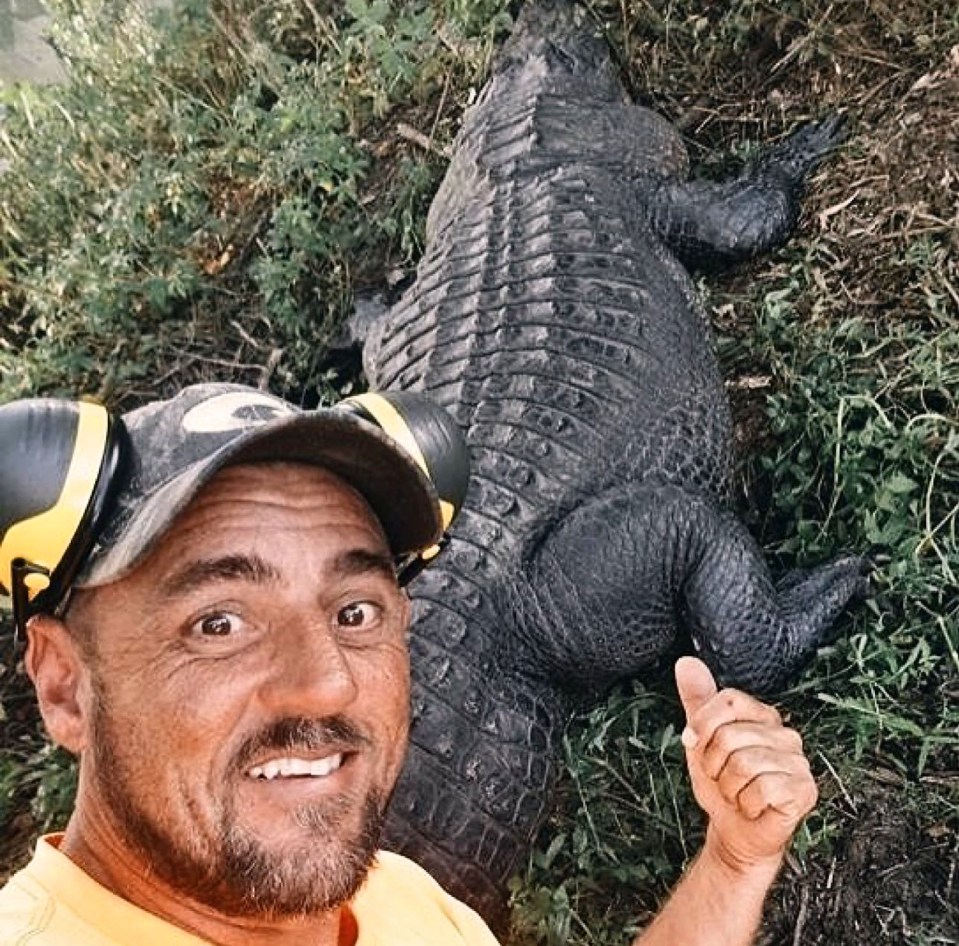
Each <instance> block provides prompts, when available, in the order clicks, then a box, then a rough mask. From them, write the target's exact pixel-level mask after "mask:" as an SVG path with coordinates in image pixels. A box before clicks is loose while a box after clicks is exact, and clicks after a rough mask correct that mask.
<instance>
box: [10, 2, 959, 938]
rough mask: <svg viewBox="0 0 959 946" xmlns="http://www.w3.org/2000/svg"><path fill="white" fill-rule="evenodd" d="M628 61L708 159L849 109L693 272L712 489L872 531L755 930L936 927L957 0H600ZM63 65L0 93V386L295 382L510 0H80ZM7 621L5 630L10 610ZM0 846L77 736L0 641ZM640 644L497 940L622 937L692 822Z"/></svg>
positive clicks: (395, 270)
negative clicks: (701, 322)
mask: <svg viewBox="0 0 959 946" xmlns="http://www.w3.org/2000/svg"><path fill="white" fill-rule="evenodd" d="M592 8H593V10H594V12H595V13H596V14H597V16H598V18H599V19H600V20H601V21H602V22H603V23H605V24H606V25H607V26H608V29H609V33H610V38H611V40H612V42H613V44H614V47H615V48H616V49H617V50H618V53H619V57H620V61H621V65H622V67H623V71H624V74H625V75H626V76H627V77H628V79H629V81H630V83H631V87H632V90H633V92H634V94H635V95H636V97H637V98H638V99H639V100H641V101H643V102H645V103H647V104H651V105H652V106H654V107H656V108H657V109H658V110H660V111H662V112H663V113H664V114H666V115H667V116H669V117H670V118H671V119H672V120H674V121H676V122H677V123H678V124H679V126H680V127H681V128H682V129H683V130H684V132H685V133H686V134H687V135H688V138H689V147H690V151H691V154H692V156H693V158H694V160H696V161H697V162H698V163H699V164H700V165H702V166H704V167H705V169H706V171H707V172H712V171H713V170H717V169H718V168H720V167H721V166H722V165H723V164H724V163H725V161H726V160H727V158H726V157H724V156H725V155H728V154H730V153H733V154H738V155H741V156H748V155H749V154H751V153H753V151H754V150H755V148H756V146H757V143H759V142H761V141H767V140H771V139H775V138H776V137H778V136H779V135H780V134H782V133H783V132H784V131H786V130H787V129H789V128H790V127H792V126H793V125H794V124H795V123H796V122H798V121H800V120H802V119H804V118H807V117H812V116H817V115H821V114H823V113H824V112H825V111H827V110H829V109H832V108H839V109H841V110H842V111H844V112H846V113H848V115H849V121H850V126H851V136H850V140H849V142H848V144H847V146H846V147H845V148H844V149H843V150H842V152H841V153H840V154H838V155H837V156H836V157H835V158H834V159H833V160H831V161H830V162H829V163H828V164H827V165H826V166H824V168H823V169H822V170H821V171H820V172H819V173H818V174H817V176H816V178H815V180H814V182H813V183H812V186H811V188H810V195H809V200H808V201H807V212H806V214H805V216H804V220H803V223H802V226H801V230H800V233H799V234H798V235H797V238H796V239H795V240H794V241H793V242H792V243H791V244H790V245H789V247H787V248H786V249H785V250H783V251H781V252H779V253H777V254H775V256H774V257H772V258H770V259H767V260H762V261H759V262H757V263H756V264H754V265H752V266H749V267H746V268H744V269H741V270H739V271H737V272H735V273H731V274H728V275H724V276H720V277H718V278H715V277H711V278H710V279H709V281H708V283H704V285H703V292H704V295H705V298H706V301H707V305H708V306H709V307H710V309H711V310H712V312H713V314H714V317H715V323H716V326H717V333H718V343H719V350H720V355H721V358H722V361H723V365H724V369H725V372H726V376H727V378H728V379H729V389H730V394H731V396H732V397H733V401H734V406H735V409H736V414H737V419H738V433H739V439H740V447H741V454H742V457H743V463H742V469H741V477H740V486H741V491H740V495H739V504H740V508H741V510H742V512H743V514H744V515H745V516H746V517H747V519H748V520H749V521H750V522H751V525H752V527H753V529H754V531H755V533H756V534H757V535H758V536H759V538H760V540H761V541H762V542H763V544H764V546H765V547H766V548H767V550H768V552H769V555H770V556H771V558H772V559H773V560H774V561H775V562H776V564H777V566H778V567H779V568H780V570H782V571H788V570H789V569H790V568H794V567H801V566H802V565H804V564H806V563H812V562H815V561H817V560H820V559H822V558H824V557H826V556H828V555H831V554H835V553H836V552H838V551H840V550H843V549H872V551H873V556H874V559H875V562H876V570H875V575H874V579H873V581H874V589H875V593H874V595H873V596H872V598H871V599H870V600H869V601H868V602H865V603H864V604H862V605H861V606H860V607H858V608H857V609H855V610H854V611H853V612H852V613H851V614H850V616H849V618H848V620H846V621H845V622H844V623H843V626H842V627H841V628H840V629H839V635H838V636H837V638H836V640H835V641H833V642H832V643H831V644H830V645H829V646H827V647H825V648H824V649H823V651H822V652H821V654H820V655H819V657H818V658H817V660H816V661H815V663H814V664H813V666H812V667H810V669H809V670H808V671H807V672H806V673H805V674H804V676H803V677H802V679H801V680H800V681H799V683H798V685H797V686H796V687H795V688H793V689H791V690H790V691H789V692H788V693H786V694H783V695H782V697H781V699H779V700H778V701H777V702H779V704H780V706H781V707H782V708H783V710H784V712H785V713H786V714H787V715H788V716H789V717H790V718H791V719H793V720H794V722H795V723H796V725H797V726H798V727H799V728H800V729H801V730H802V731H803V733H804V736H805V739H806V745H807V749H808V751H809V753H810V757H811V759H812V761H813V766H814V769H815V771H816V773H817V775H818V776H819V781H820V789H821V795H822V798H821V803H820V806H819V808H818V810H817V812H816V814H815V815H814V816H813V817H812V818H811V819H809V821H808V823H807V825H806V827H805V829H804V831H803V833H802V835H801V836H800V837H799V838H798V840H797V843H796V845H795V848H794V851H793V853H792V855H791V857H790V861H789V864H788V865H787V869H786V871H785V872H784V875H783V877H782V880H781V882H780V884H779V885H778V887H777V889H776V891H775V894H774V896H773V899H772V903H771V910H770V913H769V916H768V919H767V923H766V927H765V929H764V942H766V943H769V944H773V943H775V944H780V943H782V944H789V943H804V944H818V943H826V942H829V943H831V944H850V946H851V944H860V943H866V942H873V941H882V942H886V943H893V944H894V943H906V942H908V943H912V944H933V943H936V944H943V943H946V944H947V943H959V592H957V587H959V584H957V572H959V536H957V532H959V403H957V402H959V262H957V259H959V244H957V242H956V233H957V232H959V163H957V160H959V159H957V155H956V152H955V137H954V135H955V133H954V129H955V127H957V125H959V13H957V11H956V9H955V8H954V5H953V4H949V3H946V2H944V0H941V2H937V0H921V2H917V3H914V4H908V5H899V6H898V7H895V8H893V7H890V6H889V5H888V4H886V3H884V2H882V0H865V2H864V3H862V4H826V3H825V2H821V0H789V2H788V3H783V4H770V3H765V2H761V0H733V2H732V3H730V4H726V5H714V4H709V3H706V2H704V0H671V2H668V3H667V2H660V0H651V2H643V3H640V2H639V0H621V2H616V3H614V2H612V0H595V2H593V3H592ZM59 17H60V18H59V26H58V28H57V32H56V39H57V43H58V47H59V48H60V49H61V51H62V53H63V55H64V56H65V58H66V59H67V61H68V62H69V64H70V71H71V81H70V82H69V83H68V84H67V85H65V86H63V87H58V88H55V89H49V90H48V89H32V88H24V87H17V88H13V89H7V90H3V91H2V92H0V95H2V96H3V99H4V101H5V105H6V112H5V117H4V118H3V119H2V120H0V167H2V168H3V169H4V170H3V172H2V174H0V312H2V317H0V400H8V399H11V398H13V397H18V396H21V395H24V394H26V393H37V392H42V393H50V392H67V391H69V392H76V391H79V390H86V391H91V392H94V393H97V394H99V395H100V396H101V397H103V398H104V399H106V400H107V401H108V402H109V403H111V404H112V405H114V406H118V407H127V406H130V405H132V404H134V403H136V402H137V401H139V400H142V399H144V398H146V397H151V396H155V395H156V394H157V393H158V392H160V393H165V392H168V391H169V390H171V389H173V388H175V387H177V386H180V385H182V384H183V383H185V382H187V381H192V380H197V379H199V378H207V377H216V378H234V379H240V380H245V381H247V382H250V383H254V384H263V385H269V386H270V387H272V388H273V389H274V390H278V391H280V392H281V393H284V394H286V395H287V396H290V397H291V398H293V399H295V400H298V401H300V402H303V403H310V404H312V403H316V402H317V401H320V400H324V399H325V400H329V399H333V398H335V397H337V396H339V393H340V392H341V391H343V390H345V389H347V388H348V387H349V386H350V385H353V384H357V383H361V382H360V380H359V379H358V378H357V374H356V366H355V363H353V362H351V361H350V360H348V359H343V358H342V357H339V356H338V355H337V354H336V352H335V351H334V350H333V349H334V348H335V342H336V334H337V329H338V326H339V325H340V324H341V322H342V317H343V315H344V314H345V313H346V312H347V311H349V309H350V308H351V306H352V304H353V299H354V297H355V295H356V294H365V293H369V292H371V291H378V292H383V293H386V294H387V295H389V294H390V293H392V292H394V291H395V289H396V288H397V286H401V285H402V282H403V280H404V278H405V277H407V276H408V275H410V274H411V272H412V268H413V266H414V265H415V260H416V256H417V253H418V250H419V247H420V245H421V239H422V237H421V234H422V225H423V218H424V214H425V210H426V207H427V206H428V202H429V197H430V195H431V193H432V189H433V188H434V187H435V184H436V183H437V181H438V179H439V175H440V174H441V173H442V170H443V166H444V163H445V159H444V154H445V153H446V149H447V147H448V145H449V144H450V142H451V140H452V136H453V134H454V133H455V130H456V127H457V123H458V117H459V115H460V114H461V111H462V108H463V107H464V105H465V104H466V103H467V102H468V100H469V97H470V95H471V91H472V90H474V89H475V88H477V87H478V85H479V83H480V82H481V81H482V76H483V72H484V69H485V65H486V62H487V60H488V56H489V54H490V52H491V50H492V49H493V47H494V44H495V41H496V40H497V39H498V38H499V37H500V36H501V35H502V33H503V31H504V30H505V29H506V28H507V27H508V23H509V11H508V7H507V4H506V3H505V0H484V2H479V3H466V2H464V0H433V2H432V3H430V2H427V0H407V2H405V3H391V4H387V3H386V2H385V0H369V2H368V0H349V2H346V3H344V4H330V3H325V2H320V0H274V2H273V3H271V4H269V5H263V4H256V3H253V2H251V0H230V2H218V3H213V4H206V3H199V2H187V3H181V4H178V5H176V6H174V7H173V8H171V9H170V10H161V11H158V12H157V13H156V14H152V15H150V16H147V15H145V14H143V13H140V12H137V9H136V8H134V7H131V6H129V5H128V4H126V3H121V2H118V0H110V2H107V3H103V4H94V3H93V2H92V0H70V2H65V3H64V4H63V5H62V7H61V8H60V12H59ZM7 639H8V638H7V637H4V640H7ZM0 706H2V712H3V714H4V716H3V745H2V753H0V825H2V828H0V831H2V836H3V837H4V838H5V839H6V840H7V846H6V852H5V853H6V855H7V861H8V864H12V863H13V862H14V861H15V860H16V859H18V858H21V857H22V856H23V852H24V850H25V849H26V846H27V845H28V844H29V842H30V839H31V838H32V837H33V836H34V835H35V833H36V832H37V831H38V830H41V829H44V828H46V827H48V826H50V825H54V824H56V823H58V822H59V821H60V820H61V819H62V818H63V816H64V813H65V811H67V810H68V808H69V799H70V797H71V791H72V773H71V770H70V767H69V764H68V763H67V762H66V760H64V759H63V758H62V757H61V756H60V755H59V754H58V753H55V752H52V751H51V750H50V749H49V747H47V746H46V745H45V744H44V743H43V741H42V739H41V738H40V734H39V726H38V723H37V720H36V717H35V712H34V710H33V704H32V700H31V698H30V696H29V692H28V689H27V687H26V686H25V685H24V681H23V678H22V676H21V675H20V674H17V673H14V672H11V671H7V673H6V676H4V677H0ZM680 728H681V720H680V714H679V710H678V708H677V704H676V701H675V697H674V694H673V693H672V691H671V685H670V683H669V680H668V674H665V673H664V674H663V676H662V678H661V679H655V680H647V681H642V682H636V683H633V684H631V685H629V686H625V687H623V688H621V689H620V690H618V691H616V692H614V693H612V694H611V695H610V696H609V697H608V699H607V700H606V701H605V702H604V703H603V704H602V705H601V706H598V707H596V708H594V709H592V710H590V711H589V712H588V713H586V714H585V715H584V716H583V718H582V719H579V720H577V722H576V723H575V725H574V726H572V727H571V728H570V731H569V733H568V736H567V753H566V756H567V769H568V773H567V775H566V777H565V779H564V780H563V783H562V785H561V786H560V803H559V805H558V806H557V811H556V814H555V816H554V817H553V818H552V819H551V821H550V823H549V824H548V825H547V826H546V827H545V828H544V830H543V832H542V835H541V837H540V838H539V841H538V844H537V848H536V851H535V852H534V854H533V856H532V857H531V860H530V863H529V865H528V866H527V868H526V870H525V871H524V873H523V876H521V877H518V878H517V879H516V882H515V907H516V908H515V917H516V937H515V942H519V943H541V944H565V943H569V944H586V943H597V942H599V943H609V944H616V943H625V942H628V939H629V935H630V934H631V932H633V931H634V930H636V929H637V928H638V927H639V926H640V925H641V924H642V923H644V922H645V921H646V919H647V918H648V916H649V913H650V912H651V911H652V910H653V909H655V905H656V903H657V902H658V901H659V900H660V899H661V898H662V897H663V896H665V894H666V892H667V890H668V888H669V886H670V884H671V883H672V881H673V880H674V879H675V877H676V876H677V875H678V873H679V871H680V869H681V867H682V865H683V863H684V862H685V860H686V859H687V858H688V857H689V856H691V855H692V853H693V852H694V851H695V849H696V844H697V840H698V837H699V834H700V832H701V825H700V824H699V822H698V818H697V816H696V813H695V807H694V806H693V805H692V802H691V800H690V798H689V794H688V789H687V786H686V781H685V777H684V773H683V766H682V755H681V751H680V747H679V744H678V737H677V732H678V730H679V729H680Z"/></svg>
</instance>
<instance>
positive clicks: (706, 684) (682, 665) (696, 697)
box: [674, 657, 717, 749]
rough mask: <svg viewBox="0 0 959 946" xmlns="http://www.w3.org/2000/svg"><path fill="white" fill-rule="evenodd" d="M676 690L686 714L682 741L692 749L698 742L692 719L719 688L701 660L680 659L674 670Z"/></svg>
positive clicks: (692, 658) (693, 658)
mask: <svg viewBox="0 0 959 946" xmlns="http://www.w3.org/2000/svg"><path fill="white" fill-rule="evenodd" d="M674 672H675V674H676V689H677V691H678V692H679V699H680V702H681V703H682V704H683V710H684V711H685V713H686V729H685V730H684V731H683V735H682V741H683V745H684V746H686V748H687V749H691V748H692V747H693V746H694V745H695V744H696V742H697V741H698V734H697V733H696V732H695V730H694V729H693V727H691V726H690V721H691V719H692V717H693V716H694V715H695V714H696V713H697V712H698V710H699V709H701V708H702V707H703V706H705V705H706V704H707V703H708V702H709V700H710V699H712V698H713V697H714V696H715V695H716V691H717V687H716V681H715V680H714V679H713V675H712V673H711V672H710V670H709V667H707V666H706V664H704V663H703V662H702V661H701V660H699V659H698V658H696V657H680V658H679V660H677V661H676V667H675V669H674Z"/></svg>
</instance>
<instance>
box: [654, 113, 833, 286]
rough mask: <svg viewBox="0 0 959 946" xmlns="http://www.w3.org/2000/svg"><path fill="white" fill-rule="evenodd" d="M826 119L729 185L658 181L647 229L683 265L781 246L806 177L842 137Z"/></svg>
mask: <svg viewBox="0 0 959 946" xmlns="http://www.w3.org/2000/svg"><path fill="white" fill-rule="evenodd" d="M844 134H845V133H844V130H843V120H842V118H841V117H840V116H838V115H832V116H830V117H829V118H826V119H823V120H822V121H820V122H810V123H809V124H807V125H803V126H802V127H800V128H799V129H797V130H796V131H795V132H793V133H792V134H791V135H790V136H789V137H788V138H786V139H785V140H784V141H782V142H781V143H780V144H778V145H776V146H775V147H773V148H771V149H769V150H768V151H767V152H766V153H765V154H764V155H763V156H762V157H761V158H760V159H759V160H758V161H757V162H755V163H754V164H752V165H750V166H748V167H747V168H746V169H745V170H744V171H743V172H742V173H741V174H740V175H739V176H738V177H736V178H735V179H734V180H731V181H723V182H712V181H704V180H693V181H684V182H670V181H663V182H662V183H659V184H657V185H654V188H653V191H652V193H651V194H649V196H648V219H649V221H650V223H651V224H652V226H653V229H654V230H656V231H657V233H659V235H660V236H661V237H662V238H663V239H664V240H665V241H666V243H667V244H668V245H669V246H670V248H671V249H672V250H673V251H674V252H675V253H676V255H677V256H679V257H680V258H681V259H682V260H683V262H685V263H686V264H687V265H688V266H692V267H698V268H716V267H719V266H722V265H725V264H729V263H735V262H738V261H741V260H744V259H749V258H751V257H753V256H756V255H758V254H760V253H763V252H765V251H766V250H769V249H771V248H772V247H775V246H778V245H779V244H780V243H783V242H784V241H785V240H786V239H787V238H788V237H789V235H790V233H791V232H792V231H793V229H794V228H795V226H796V221H797V219H798V217H799V200H800V198H801V196H802V190H803V184H804V181H805V178H806V176H807V175H808V174H809V173H810V172H811V171H812V170H813V169H814V168H815V167H816V166H817V165H818V164H819V163H820V162H821V161H822V160H823V159H824V158H825V157H826V156H827V155H828V154H829V153H830V152H831V151H832V150H833V149H834V148H835V147H836V146H837V145H839V144H840V143H841V142H842V140H843V138H844Z"/></svg>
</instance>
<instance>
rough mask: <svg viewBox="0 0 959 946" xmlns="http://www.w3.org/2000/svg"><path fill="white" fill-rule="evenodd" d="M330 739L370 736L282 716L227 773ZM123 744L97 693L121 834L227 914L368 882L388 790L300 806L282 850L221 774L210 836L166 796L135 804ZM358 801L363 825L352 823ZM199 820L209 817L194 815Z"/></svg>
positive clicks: (298, 907) (97, 741)
mask: <svg viewBox="0 0 959 946" xmlns="http://www.w3.org/2000/svg"><path fill="white" fill-rule="evenodd" d="M330 739H336V740H338V742H339V743H340V744H346V745H362V744H363V743H365V742H366V739H365V737H363V736H362V735H361V734H360V733H358V732H357V731H356V729H355V727H354V726H353V725H352V724H351V723H350V722H349V721H347V720H344V719H342V718H340V717H332V718H329V719H325V720H311V719H287V720H281V721H280V722H278V723H276V724H275V725H273V726H271V727H269V728H268V729H265V730H263V731H262V732H260V733H258V734H257V735H256V736H254V737H253V738H251V739H249V740H247V742H246V743H245V744H244V746H243V747H242V748H241V750H240V751H239V752H238V753H237V755H236V759H235V761H234V763H233V765H232V766H231V772H232V773H233V774H234V777H235V778H236V779H237V780H239V779H241V778H245V777H246V775H245V771H246V765H247V763H248V762H249V760H250V759H251V758H252V757H253V755H254V754H255V753H256V752H258V751H261V750H265V749H266V750H269V749H277V750H280V751H285V752H289V751H291V750H295V749H309V748H311V747H316V746H317V745H323V744H326V743H327V742H328V741H329V740H330ZM123 744H124V743H123V741H122V736H121V735H120V734H118V733H117V732H115V731H114V729H113V727H112V724H111V722H110V717H109V713H108V712H107V711H105V709H104V706H103V702H102V700H101V699H100V698H99V696H98V697H97V698H96V699H95V707H94V740H93V757H94V762H95V771H96V773H97V774H96V778H97V780H98V783H99V784H98V786H97V789H98V791H99V792H100V793H101V795H102V797H103V798H104V800H105V801H106V803H107V805H108V807H109V810H110V812H111V814H112V816H113V818H114V820H115V822H116V825H117V827H118V828H119V830H120V832H121V836H122V837H124V838H125V839H126V840H127V841H128V842H129V843H130V845H131V847H133V848H134V849H135V850H136V851H137V853H138V854H139V856H140V857H141V858H142V860H143V863H144V864H146V865H147V867H148V869H149V870H150V871H152V873H153V874H155V875H156V876H157V877H158V878H160V879H161V880H162V881H164V882H165V883H166V884H168V885H169V886H170V887H172V888H173V889H175V890H179V891H182V892H183V893H184V894H185V895H186V896H188V897H189V898H190V899H192V900H195V901H198V902H200V903H203V904H206V905H207V906H209V907H212V908H213V909H215V910H217V911H218V912H219V913H223V914H228V915H231V916H236V917H249V918H253V917H256V918H262V919H282V918H289V917H294V916H306V915H315V914H318V913H323V912H329V911H332V910H334V909H336V908H337V907H339V906H341V905H342V904H344V903H346V902H347V901H349V900H350V899H352V897H353V895H354V894H355V893H356V891H357V890H358V889H359V887H360V885H361V884H362V883H363V880H364V879H365V877H366V874H367V872H368V871H369V868H370V866H371V865H372V863H373V860H374V857H375V855H376V851H377V850H378V848H379V841H380V836H381V833H382V828H383V823H384V821H385V818H386V805H387V802H388V797H387V796H386V795H385V794H384V793H382V792H378V791H376V790H375V789H371V790H370V791H369V792H368V793H367V795H366V797H365V798H363V799H362V800H359V801H357V799H355V798H353V797H351V796H345V795H344V796H340V797H334V798H329V799H324V800H323V801H321V802H312V803H309V804H304V805H301V806H299V807H298V808H296V809H295V810H294V811H293V813H292V819H293V821H294V823H295V824H296V825H297V826H298V827H300V828H302V829H304V834H305V835H306V840H305V841H304V842H301V843H299V844H296V845H286V846H284V847H282V848H281V849H279V850H278V849H275V848H272V847H270V846H268V845H267V844H265V843H263V841H262V839H261V838H260V837H258V836H257V835H256V834H255V833H254V832H252V831H250V830H248V829H247V828H246V827H244V825H243V824H242V822H241V820H240V818H239V817H238V815H237V811H236V805H235V794H234V793H231V792H229V791H228V790H227V789H228V788H229V784H230V783H224V784H223V786H222V788H223V789H224V792H223V800H222V802H221V803H220V804H219V805H218V806H217V808H216V815H215V819H214V820H215V824H214V826H213V830H212V831H209V832H207V834H208V835H209V836H206V837H204V836H202V835H201V834H199V833H198V832H196V831H195V830H194V831H191V830H190V828H189V825H187V826H186V827H182V826H181V827H180V828H179V830H176V826H175V825H173V824H172V823H171V822H170V821H169V819H163V818H162V817H158V816H157V814H156V812H163V810H164V806H163V804H162V800H161V801H160V803H159V804H157V805H155V806H152V808H151V809H150V810H147V809H146V808H145V807H144V806H143V805H142V804H140V803H139V798H138V794H137V791H136V789H135V788H134V786H135V784H136V781H135V779H134V778H133V777H132V776H133V766H134V765H135V762H133V760H131V758H129V757H128V756H126V755H125V754H124V753H123V752H122V751H121V749H120V747H121V746H122V745H123ZM189 807H190V805H189V800H187V808H188V809H189ZM357 807H359V809H360V817H359V825H358V827H356V828H349V829H348V828H347V827H346V826H347V825H348V824H349V823H350V822H351V821H352V822H354V823H355V820H356V810H357ZM195 823H198V824H202V823H203V822H202V821H201V820H200V819H199V817H198V818H197V819H196V822H195Z"/></svg>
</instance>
